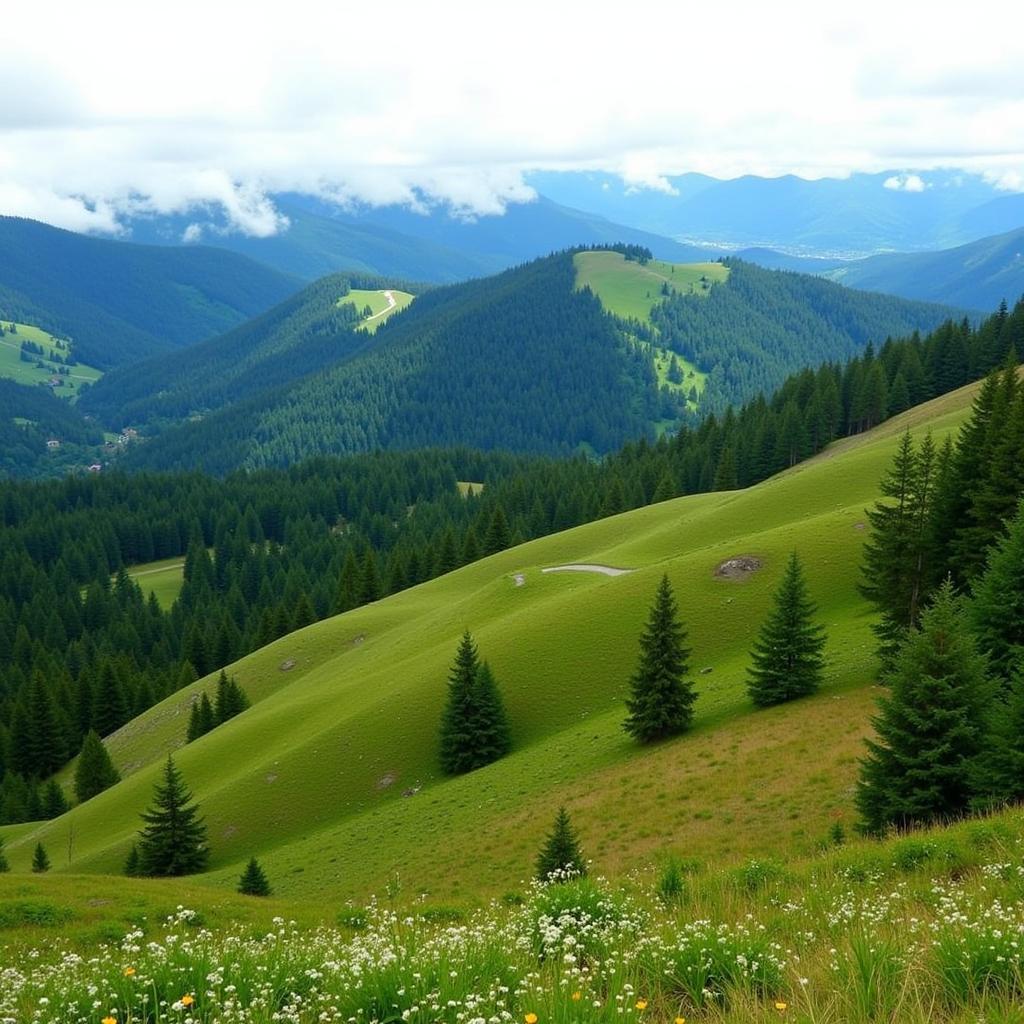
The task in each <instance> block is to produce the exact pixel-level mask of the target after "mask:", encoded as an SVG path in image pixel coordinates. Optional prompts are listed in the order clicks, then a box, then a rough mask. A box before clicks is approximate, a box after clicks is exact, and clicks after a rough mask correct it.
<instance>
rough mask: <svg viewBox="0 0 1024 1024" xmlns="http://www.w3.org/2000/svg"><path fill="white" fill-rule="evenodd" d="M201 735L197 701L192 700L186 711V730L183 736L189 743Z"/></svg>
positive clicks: (201, 725)
mask: <svg viewBox="0 0 1024 1024" xmlns="http://www.w3.org/2000/svg"><path fill="white" fill-rule="evenodd" d="M202 735H203V722H202V719H201V717H200V715H199V701H197V700H194V701H192V707H191V709H190V710H189V713H188V730H187V731H186V733H185V738H186V740H187V741H188V742H189V743H192V742H193V741H194V740H197V739H199V737H200V736H202Z"/></svg>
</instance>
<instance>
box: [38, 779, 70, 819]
mask: <svg viewBox="0 0 1024 1024" xmlns="http://www.w3.org/2000/svg"><path fill="white" fill-rule="evenodd" d="M40 801H41V803H42V810H43V817H44V818H46V819H47V820H51V819H53V818H59V817H60V816H61V815H62V814H64V813H66V812H67V811H68V810H69V809H70V808H69V805H68V798H67V797H66V796H65V795H64V790H63V789H61V786H60V783H59V782H58V781H57V780H56V779H50V781H49V782H47V784H46V786H45V787H44V789H43V792H42V795H41V797H40Z"/></svg>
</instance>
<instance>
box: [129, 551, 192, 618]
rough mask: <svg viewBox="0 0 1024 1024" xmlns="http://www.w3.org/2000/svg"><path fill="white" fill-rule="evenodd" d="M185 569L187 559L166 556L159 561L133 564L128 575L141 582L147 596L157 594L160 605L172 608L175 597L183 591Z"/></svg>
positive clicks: (140, 584) (143, 591)
mask: <svg viewBox="0 0 1024 1024" xmlns="http://www.w3.org/2000/svg"><path fill="white" fill-rule="evenodd" d="M184 570H185V560H184V558H181V557H180V556H179V557H175V558H165V559H163V560H162V561H159V562H146V563H145V564H142V565H133V566H132V567H131V568H130V569H129V570H128V575H129V576H131V578H132V579H133V580H135V581H136V582H137V583H138V584H139V586H140V587H141V588H142V593H143V594H144V595H145V596H146V597H149V595H150V594H156V599H157V600H158V601H159V602H160V607H161V608H170V607H171V605H172V604H174V599H175V598H176V597H177V596H178V594H179V593H181V585H182V583H183V582H184V578H183V575H182V574H183V573H184Z"/></svg>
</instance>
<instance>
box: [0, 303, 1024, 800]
mask: <svg viewBox="0 0 1024 1024" xmlns="http://www.w3.org/2000/svg"><path fill="white" fill-rule="evenodd" d="M1021 346H1024V303H1022V304H1018V306H1017V307H1016V308H1015V309H1014V310H1013V311H1012V312H1010V311H1008V310H1007V309H1005V308H1002V309H1000V311H999V312H998V313H996V314H995V315H994V316H992V317H990V318H988V319H987V320H986V321H985V322H984V323H983V324H981V325H980V327H978V328H977V329H974V328H972V327H971V325H970V324H968V323H966V322H961V323H955V322H948V323H946V324H944V325H942V327H940V328H939V329H938V330H936V331H935V332H933V333H932V334H930V335H928V336H926V337H925V338H923V339H921V338H917V337H913V336H912V337H910V338H907V339H904V340H901V341H890V342H888V343H887V344H886V345H884V346H882V348H881V349H880V350H879V351H877V352H876V351H875V350H874V349H873V348H870V347H869V349H868V350H867V351H866V352H865V353H864V355H863V356H859V357H857V358H855V359H853V360H851V361H850V362H848V363H847V364H846V365H845V366H839V365H838V364H826V365H825V366H823V367H821V368H820V369H818V370H804V371H801V372H800V373H798V374H795V375H794V376H792V377H790V378H789V379H788V380H787V381H786V383H785V384H784V385H783V387H782V388H780V389H779V390H778V391H777V392H776V393H775V394H774V395H773V396H772V397H771V398H770V399H766V398H757V399H755V400H753V401H751V402H749V403H747V404H746V405H745V406H743V407H742V408H741V409H739V410H736V411H733V410H729V411H728V412H727V413H726V414H725V415H724V416H722V417H716V416H709V417H707V418H706V419H705V420H704V421H703V422H702V423H701V424H700V425H699V426H697V427H694V428H684V429H682V430H680V431H679V432H678V433H677V434H675V435H673V436H665V437H663V438H662V439H660V440H659V441H657V442H654V443H652V442H650V441H648V440H643V439H642V440H640V441H638V442H633V443H631V444H629V445H627V446H625V447H624V448H622V449H621V450H620V451H619V452H617V453H616V454H614V455H611V456H609V457H608V458H606V459H605V460H603V461H601V462H597V461H594V460H591V459H586V458H582V457H579V458H573V459H566V460H561V461H557V460H550V459H536V458H526V457H516V456H512V455H507V454H500V453H491V454H481V453H479V452H474V451H471V450H468V449H462V450H449V451H439V450H433V451H420V452H409V453H401V452H390V453H388V452H378V453H375V454H367V455H360V456H353V457H349V458H319V459H313V460H308V461H306V462H303V463H301V464H299V465H296V466H293V467H290V468H288V469H264V470H260V471H255V472H248V473H233V474H231V475H229V476H228V477H226V478H225V479H223V480H218V479H215V478H213V477H211V476H208V475H205V474H201V473H187V474H159V473H158V474H152V473H140V474H137V475H123V474H117V473H112V474H109V475H106V476H103V475H101V476H89V477H71V478H67V479H65V480H61V481H50V482H43V483H14V482H8V483H5V484H3V485H2V487H0V552H2V555H0V768H2V770H3V772H4V779H3V782H2V783H0V787H2V788H0V818H3V819H5V820H22V819H24V818H26V817H34V816H38V815H40V814H45V813H48V812H49V811H56V810H57V808H56V806H55V805H48V804H47V797H46V792H47V791H46V790H45V789H44V790H42V791H41V790H40V788H39V786H38V780H37V781H33V780H32V778H31V777H30V776H31V774H32V773H38V774H39V775H40V776H41V777H43V778H45V776H46V775H48V774H49V773H50V772H51V771H53V770H54V769H56V768H57V767H59V766H60V765H61V764H62V763H63V762H64V761H65V760H66V759H67V758H68V757H69V756H71V755H73V754H74V753H75V752H76V751H77V749H78V747H79V746H80V744H81V742H82V739H83V737H84V736H85V735H86V733H87V732H88V730H89V729H94V730H95V731H96V732H97V733H99V734H101V735H104V734H107V733H109V732H110V731H112V730H113V729H116V728H117V727H118V726H119V725H121V724H123V723H124V722H125V721H127V720H128V719H129V718H130V717H131V716H132V715H134V714H137V713H138V712H140V711H141V710H144V709H145V708H146V707H148V706H149V705H151V704H152V703H153V702H154V701H156V700H159V699H160V698H162V697H163V696H164V695H166V694H168V693H170V692H173V691H174V690H176V689H177V688H179V687H180V686H182V685H184V684H185V683H187V682H189V681H191V680H192V679H194V678H195V677H196V676H197V675H202V674H205V673H208V672H211V671H214V670H216V669H217V668H219V667H221V666H223V665H226V664H229V663H230V662H232V661H234V660H235V659H237V658H238V657H240V656H241V655H242V654H244V653H246V652H247V651H250V650H253V649H255V648H257V647H260V646H263V645H264V644H266V643H268V642H270V641H271V640H273V639H275V638H276V637H278V636H281V635H283V634H285V633H287V632H289V631H291V630H293V629H297V628H300V627H301V626H304V625H306V624H308V623H309V622H312V621H314V620H316V619H318V618H322V617H324V616H327V615H331V614H334V613H336V612H338V611H343V610H345V609H347V608H350V607H355V606H357V605H360V604H363V603H366V602H368V601H373V600H376V599H377V598H379V597H380V596H382V595H384V594H386V593H390V592H394V591H398V590H401V589H403V588H405V587H407V586H410V585H414V584H416V583H418V582H421V581H423V580H425V579H428V578H430V577H432V576H434V575H438V574H441V573H444V572H448V571H450V570H451V569H454V568H456V567H457V566H459V565H461V564H465V563H467V562H470V561H473V560H475V559H476V558H478V557H480V556H482V555H486V554H489V553H492V552H495V551H498V550H501V549H503V548H505V547H508V546H510V545H512V544H514V543H518V542H520V541H523V540H527V539H530V538H532V537H538V536H542V535H545V534H548V533H551V532H555V531H558V530H563V529H567V528H569V527H572V526H575V525H578V524H580V523H583V522H587V521H590V520H593V519H597V518H600V517H603V516H606V515H611V514H615V513H618V512H622V511H625V510H627V509H630V508H635V507H638V506H641V505H644V504H647V503H650V502H654V501H661V500H664V499H667V498H671V497H674V496H677V495H680V494H688V493H695V492H700V491H707V490H712V489H729V488H733V487H736V486H746V485H748V484H751V483H754V482H756V481H758V480H761V479H764V478H765V477H767V476H769V475H771V474H772V473H774V472H776V471H777V470H779V469H781V468H784V467H786V466H790V465H793V464H794V463H795V462H797V461H798V460H799V459H801V458H803V457H805V456H807V455H810V454H812V453H813V452H815V451H818V450H820V449H821V448H822V447H824V445H826V444H827V443H828V442H829V441H831V440H833V439H834V438H836V437H838V436H842V435H844V434H848V433H855V432H858V431H861V430H864V429H868V428H869V427H871V426H873V425H875V424H877V423H879V422H881V421H882V420H884V419H885V418H886V417H887V416H889V415H892V414H894V413H897V412H900V411H902V410H903V409H906V408H909V407H910V405H912V404H915V403H918V402H921V401H924V400H926V399H928V398H931V397H934V396H936V395H939V394H942V393H944V392H946V391H949V390H951V389H954V388H956V387H959V386H961V385H962V384H965V383H967V382H969V381H970V380H973V379H977V378H978V377H980V376H984V375H985V374H987V373H989V372H990V371H991V370H993V369H994V368H997V367H1000V366H1002V365H1004V364H1006V363H1007V361H1008V360H1011V359H1013V358H1015V353H1016V352H1017V351H1020V348H1021ZM457 480H475V481H481V482H484V483H485V484H486V486H485V488H484V490H483V493H482V494H481V495H473V496H470V497H468V498H463V497H462V496H460V495H459V493H458V490H457V488H456V481H457ZM173 556H180V557H183V558H184V561H185V582H184V586H183V589H182V592H181V595H180V597H179V598H178V600H177V602H176V603H175V604H174V606H173V607H172V608H171V609H170V610H169V611H163V610H162V609H161V608H160V607H159V605H158V604H157V603H156V601H155V600H153V599H150V600H148V601H147V600H144V599H143V597H142V593H141V591H140V590H139V588H138V586H137V585H136V583H135V582H134V581H132V580H131V579H130V578H129V576H128V575H127V573H126V572H125V571H124V569H125V566H128V565H131V564H135V563H139V562H144V561H148V560H151V559H157V558H168V557H173ZM51 798H52V790H51Z"/></svg>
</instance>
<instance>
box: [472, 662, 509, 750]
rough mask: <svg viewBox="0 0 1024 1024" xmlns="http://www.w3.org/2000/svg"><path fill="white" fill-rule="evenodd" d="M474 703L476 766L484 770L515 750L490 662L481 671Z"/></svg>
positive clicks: (475, 687)
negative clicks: (484, 767) (485, 766)
mask: <svg viewBox="0 0 1024 1024" xmlns="http://www.w3.org/2000/svg"><path fill="white" fill-rule="evenodd" d="M473 703H474V705H475V707H474V712H473V719H474V720H473V723H472V735H473V750H474V761H475V764H474V767H476V768H482V767H483V766H484V765H485V764H490V763H491V762H492V761H497V760H498V758H501V757H504V756H505V755H506V754H507V753H508V752H509V750H511V749H512V734H511V731H510V730H509V724H508V718H507V717H506V715H505V704H504V702H503V701H502V699H501V694H500V693H499V692H498V684H497V683H496V682H495V680H494V674H493V673H492V672H491V667H490V665H488V664H487V662H486V661H485V662H483V663H482V664H481V665H480V667H479V668H478V669H477V673H476V680H475V682H474V686H473Z"/></svg>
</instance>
